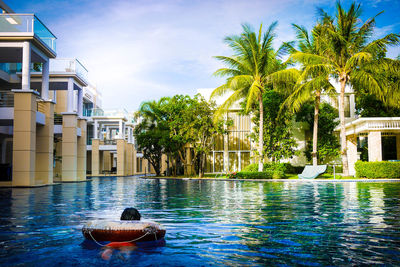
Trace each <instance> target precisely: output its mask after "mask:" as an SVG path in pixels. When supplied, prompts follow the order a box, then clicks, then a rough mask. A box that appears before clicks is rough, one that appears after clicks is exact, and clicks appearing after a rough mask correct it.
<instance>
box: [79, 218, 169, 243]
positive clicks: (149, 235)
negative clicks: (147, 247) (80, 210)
mask: <svg viewBox="0 0 400 267" xmlns="http://www.w3.org/2000/svg"><path fill="white" fill-rule="evenodd" d="M165 232H166V231H165V228H164V227H163V226H161V225H160V224H158V223H156V222H152V221H90V222H88V223H87V224H86V225H85V226H83V228H82V234H83V236H84V237H85V238H86V239H88V240H93V241H95V242H99V241H110V242H144V241H155V240H159V239H161V238H163V237H164V236H165Z"/></svg>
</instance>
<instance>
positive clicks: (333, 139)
mask: <svg viewBox="0 0 400 267" xmlns="http://www.w3.org/2000/svg"><path fill="white" fill-rule="evenodd" d="M314 104H315V102H314V103H313V102H312V101H311V102H307V103H305V104H304V105H303V106H302V108H301V109H300V111H299V112H297V113H296V121H299V122H307V123H308V125H313V123H315V120H314V110H315V107H314ZM338 114H339V113H338V111H337V109H335V108H334V107H332V106H331V105H329V104H328V103H322V104H321V107H320V114H319V119H318V147H317V153H318V154H317V157H318V163H320V164H321V163H328V162H329V161H330V160H332V159H335V158H336V157H337V156H339V152H340V144H339V140H338V138H337V136H336V135H335V134H334V130H335V128H336V127H337V126H338V125H339V122H338V121H337V120H336V119H337V117H338ZM313 134H314V133H313ZM314 138H315V137H314V136H313V140H314ZM313 150H314V148H312V146H311V145H310V144H308V145H307V147H306V150H305V151H304V153H305V156H306V157H307V159H308V160H311V159H312V158H313Z"/></svg>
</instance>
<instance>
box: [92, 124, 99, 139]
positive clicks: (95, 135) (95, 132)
mask: <svg viewBox="0 0 400 267" xmlns="http://www.w3.org/2000/svg"><path fill="white" fill-rule="evenodd" d="M98 128H99V125H98V123H97V121H96V120H95V121H94V124H93V137H94V138H93V139H99V132H98Z"/></svg>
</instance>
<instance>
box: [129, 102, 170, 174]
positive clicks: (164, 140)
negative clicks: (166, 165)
mask: <svg viewBox="0 0 400 267" xmlns="http://www.w3.org/2000/svg"><path fill="white" fill-rule="evenodd" d="M166 101H167V98H161V99H160V100H159V101H148V102H144V103H142V104H141V105H140V108H139V110H138V111H137V112H136V117H137V118H138V119H139V120H140V122H139V123H138V124H137V125H136V127H135V131H134V134H135V137H136V142H137V146H138V148H137V149H138V150H139V151H142V152H143V157H144V158H145V159H147V160H148V161H149V162H150V164H151V165H152V166H153V168H154V170H155V172H156V175H157V176H159V175H160V171H161V165H160V163H161V156H162V153H163V152H164V151H165V144H168V143H169V142H170V141H171V140H170V138H169V128H168V125H167V123H166V115H167V114H166V113H165V111H164V108H163V106H164V105H165V103H167V102H166Z"/></svg>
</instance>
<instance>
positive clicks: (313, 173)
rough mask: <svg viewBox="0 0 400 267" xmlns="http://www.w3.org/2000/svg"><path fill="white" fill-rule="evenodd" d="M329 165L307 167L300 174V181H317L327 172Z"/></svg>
mask: <svg viewBox="0 0 400 267" xmlns="http://www.w3.org/2000/svg"><path fill="white" fill-rule="evenodd" d="M326 168H327V165H317V166H313V165H306V166H305V167H304V170H303V172H302V173H301V174H299V178H300V179H315V178H317V177H318V175H320V174H322V173H324V172H326Z"/></svg>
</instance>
